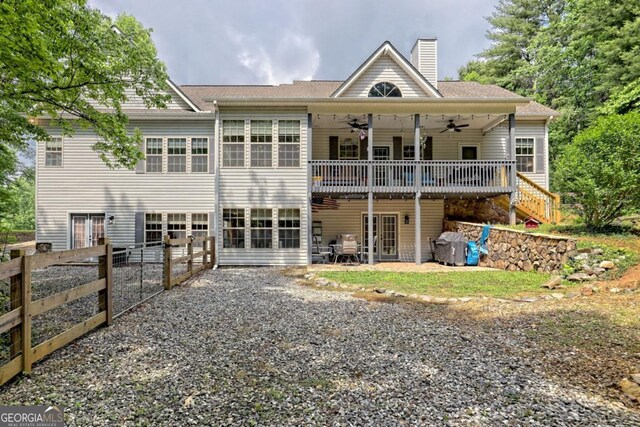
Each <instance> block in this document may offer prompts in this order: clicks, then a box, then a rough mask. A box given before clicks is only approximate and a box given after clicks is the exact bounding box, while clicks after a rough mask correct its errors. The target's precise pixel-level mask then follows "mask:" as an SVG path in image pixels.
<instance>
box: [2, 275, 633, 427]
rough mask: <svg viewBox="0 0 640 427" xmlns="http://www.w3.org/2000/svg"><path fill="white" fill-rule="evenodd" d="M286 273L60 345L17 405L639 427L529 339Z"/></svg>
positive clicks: (181, 292)
mask: <svg viewBox="0 0 640 427" xmlns="http://www.w3.org/2000/svg"><path fill="white" fill-rule="evenodd" d="M442 310H447V308H446V307H444V306H424V305H418V304H388V303H371V302H367V301H364V300H360V299H355V298H353V297H351V296H350V295H349V294H347V293H344V292H331V291H324V290H322V291H320V290H315V289H310V288H305V287H301V286H298V285H296V284H294V283H293V279H291V278H289V277H285V276H282V275H281V274H280V273H279V272H278V270H275V269H266V268H264V269H248V268H247V269H220V270H216V271H207V272H205V274H204V275H203V276H201V277H200V278H199V279H198V280H196V281H195V282H192V283H191V284H190V285H189V286H185V287H177V288H174V289H173V290H172V291H170V292H165V293H163V294H161V295H159V296H157V297H155V298H154V299H152V300H151V301H150V302H149V303H147V304H145V305H144V306H142V307H141V308H139V309H137V310H134V311H133V312H131V313H129V314H127V315H125V316H123V317H122V318H120V319H118V320H117V321H116V322H115V324H114V325H113V326H112V327H110V328H105V329H101V330H98V331H97V332H95V333H93V334H90V335H88V336H87V337H85V338H83V339H81V340H79V341H77V342H76V343H75V344H73V345H71V346H69V347H67V348H65V349H63V350H60V351H58V352H57V353H55V355H54V356H52V357H50V358H49V359H48V360H46V361H45V362H43V363H39V364H37V365H36V366H35V369H34V372H33V375H32V376H31V378H23V379H20V380H18V381H17V382H14V383H12V384H10V385H7V386H5V387H3V388H0V402H2V404H36V403H38V404H47V405H49V404H56V405H62V406H63V407H64V408H65V412H66V415H67V420H68V423H69V425H99V426H103V425H167V426H177V425H307V424H311V425H314V424H315V425H328V424H330V425H376V426H384V425H437V426H441V425H471V426H476V425H482V426H485V425H486V426H494V425H545V426H548V425H554V426H562V425H585V426H586V425H589V426H593V425H611V426H622V425H625V426H632V425H640V414H639V413H638V412H637V411H634V410H632V409H629V408H625V407H624V406H623V405H622V404H620V403H618V402H613V401H608V400H605V399H604V398H601V397H598V396H596V395H593V394H591V393H589V392H588V391H586V390H582V389H580V388H577V387H572V386H571V385H569V384H562V383H558V382H556V381H554V380H552V379H551V378H549V377H546V376H545V375H544V374H543V373H542V370H541V367H540V366H539V364H538V363H537V361H536V358H535V354H531V351H528V350H527V349H526V348H523V343H522V342H521V341H520V340H519V339H518V338H514V337H510V336H508V335H506V334H505V335H504V336H496V335H495V333H492V334H489V333H488V332H487V331H486V330H484V331H483V329H482V328H472V327H470V326H468V325H467V326H465V325H464V324H456V323H452V322H451V321H450V320H444V319H443V318H442V317H441V316H440V315H439V313H442Z"/></svg>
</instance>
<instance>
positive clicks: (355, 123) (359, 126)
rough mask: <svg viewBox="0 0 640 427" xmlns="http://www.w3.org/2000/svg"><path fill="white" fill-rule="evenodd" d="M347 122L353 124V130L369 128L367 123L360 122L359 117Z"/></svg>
mask: <svg viewBox="0 0 640 427" xmlns="http://www.w3.org/2000/svg"><path fill="white" fill-rule="evenodd" d="M347 124H348V125H349V126H351V132H353V131H354V130H355V129H360V130H367V129H369V125H367V124H366V123H360V122H358V119H353V120H351V121H350V122H347Z"/></svg>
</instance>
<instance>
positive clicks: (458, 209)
mask: <svg viewBox="0 0 640 427" xmlns="http://www.w3.org/2000/svg"><path fill="white" fill-rule="evenodd" d="M444 217H445V218H446V219H448V220H451V221H474V222H482V223H488V224H509V212H507V211H506V210H505V209H504V208H503V207H501V206H499V205H497V204H496V203H495V201H494V200H492V199H488V200H484V199H480V200H476V199H447V200H446V201H445V204H444Z"/></svg>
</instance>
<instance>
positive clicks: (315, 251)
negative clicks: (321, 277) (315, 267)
mask: <svg viewBox="0 0 640 427" xmlns="http://www.w3.org/2000/svg"><path fill="white" fill-rule="evenodd" d="M330 256H331V252H330V251H327V250H322V246H320V236H313V245H312V246H311V262H312V263H316V264H325V263H326V262H327V260H329V259H330Z"/></svg>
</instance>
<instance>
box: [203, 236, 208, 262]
mask: <svg viewBox="0 0 640 427" xmlns="http://www.w3.org/2000/svg"><path fill="white" fill-rule="evenodd" d="M207 243H209V240H208V237H207V236H205V237H204V239H203V240H202V266H203V267H202V268H207V265H208V264H207V250H208V249H207V248H208V247H209V245H208V244H207Z"/></svg>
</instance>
